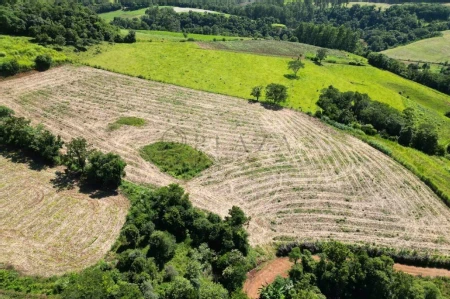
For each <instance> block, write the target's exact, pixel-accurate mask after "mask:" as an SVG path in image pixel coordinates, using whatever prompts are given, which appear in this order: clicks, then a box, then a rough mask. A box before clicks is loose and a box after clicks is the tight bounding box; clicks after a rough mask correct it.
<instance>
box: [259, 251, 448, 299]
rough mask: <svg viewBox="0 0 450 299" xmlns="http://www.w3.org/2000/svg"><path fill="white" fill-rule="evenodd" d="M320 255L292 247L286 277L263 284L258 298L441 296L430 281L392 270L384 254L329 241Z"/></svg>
mask: <svg viewBox="0 0 450 299" xmlns="http://www.w3.org/2000/svg"><path fill="white" fill-rule="evenodd" d="M319 257H320V260H319V261H315V260H314V259H313V257H312V255H311V252H310V251H308V250H303V251H302V250H300V248H298V247H294V248H292V250H290V252H289V259H290V260H291V261H292V262H294V265H293V266H292V268H291V269H290V270H289V277H288V278H281V277H278V278H277V279H276V280H275V281H274V282H273V283H272V284H270V285H267V286H265V287H263V288H262V290H261V295H260V299H326V298H330V299H331V298H346V299H352V298H355V299H356V298H358V299H359V298H367V299H371V298H373V299H378V298H386V299H394V298H411V299H422V298H423V299H425V298H426V299H441V298H443V297H442V294H441V291H440V290H439V288H438V287H437V286H436V285H435V284H434V283H433V282H431V281H426V280H422V279H418V278H414V277H413V276H410V275H407V274H404V273H401V272H397V271H395V270H394V269H393V265H394V261H393V260H392V259H391V258H389V257H387V256H381V257H369V256H368V254H367V253H366V252H365V251H364V250H360V251H357V252H352V251H351V250H350V249H349V248H348V247H347V246H346V245H343V244H341V243H338V242H330V243H327V244H326V245H325V246H324V248H323V251H322V253H320V254H319Z"/></svg>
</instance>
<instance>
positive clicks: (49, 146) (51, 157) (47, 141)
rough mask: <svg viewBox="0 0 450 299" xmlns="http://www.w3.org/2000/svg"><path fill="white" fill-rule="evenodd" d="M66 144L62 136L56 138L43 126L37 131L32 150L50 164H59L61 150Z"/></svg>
mask: <svg viewBox="0 0 450 299" xmlns="http://www.w3.org/2000/svg"><path fill="white" fill-rule="evenodd" d="M63 144H64V142H63V141H62V140H61V136H55V135H53V134H52V133H50V131H48V130H45V129H44V128H43V127H42V126H38V127H37V128H36V129H35V132H34V137H33V141H32V142H31V149H32V150H34V151H35V152H36V153H37V154H38V155H39V156H40V157H42V158H43V159H44V160H46V161H48V162H50V163H58V162H59V155H60V152H59V151H60V150H61V148H62V146H63Z"/></svg>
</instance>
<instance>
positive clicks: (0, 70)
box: [0, 59, 20, 76]
mask: <svg viewBox="0 0 450 299" xmlns="http://www.w3.org/2000/svg"><path fill="white" fill-rule="evenodd" d="M19 71H20V66H19V63H18V62H17V60H15V59H13V60H9V61H5V62H3V63H2V64H0V76H14V75H15V74H17V73H19Z"/></svg>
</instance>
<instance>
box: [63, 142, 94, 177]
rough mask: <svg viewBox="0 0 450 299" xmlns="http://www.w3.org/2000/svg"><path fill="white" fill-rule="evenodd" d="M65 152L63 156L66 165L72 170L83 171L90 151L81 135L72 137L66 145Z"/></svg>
mask: <svg viewBox="0 0 450 299" xmlns="http://www.w3.org/2000/svg"><path fill="white" fill-rule="evenodd" d="M66 148H67V153H66V155H65V156H64V160H65V163H66V165H67V167H68V168H69V169H70V170H72V171H76V172H77V171H80V172H83V171H84V169H85V167H86V161H87V159H88V157H89V155H90V153H91V152H92V150H91V149H90V145H89V144H88V143H87V141H86V139H84V138H83V137H78V138H73V139H72V140H71V141H70V142H69V143H68V144H67V145H66Z"/></svg>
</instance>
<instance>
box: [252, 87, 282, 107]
mask: <svg viewBox="0 0 450 299" xmlns="http://www.w3.org/2000/svg"><path fill="white" fill-rule="evenodd" d="M264 90H265V92H266V99H267V100H269V101H271V102H273V103H274V104H276V105H279V104H281V103H282V102H285V101H286V99H287V97H288V93H287V87H286V86H284V85H282V84H277V83H270V84H269V85H267V86H266V88H265V89H264V87H263V86H255V87H253V88H252V92H251V93H250V95H251V96H253V97H255V98H256V100H257V101H259V98H260V97H262V95H263V91H264Z"/></svg>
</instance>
